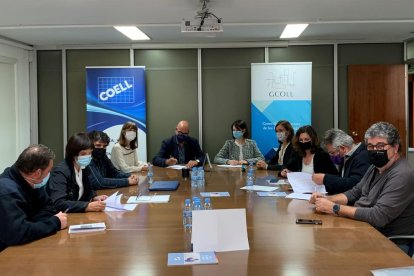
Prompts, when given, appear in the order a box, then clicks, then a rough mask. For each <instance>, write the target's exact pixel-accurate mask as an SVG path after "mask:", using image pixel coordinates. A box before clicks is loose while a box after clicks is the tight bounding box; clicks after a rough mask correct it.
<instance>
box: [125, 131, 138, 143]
mask: <svg viewBox="0 0 414 276" xmlns="http://www.w3.org/2000/svg"><path fill="white" fill-rule="evenodd" d="M136 137H137V133H136V132H135V131H126V132H125V139H127V140H128V141H132V140H134V139H135V138H136Z"/></svg>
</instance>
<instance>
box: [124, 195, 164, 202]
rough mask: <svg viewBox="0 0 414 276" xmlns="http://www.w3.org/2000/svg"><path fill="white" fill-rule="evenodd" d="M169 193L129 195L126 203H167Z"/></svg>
mask: <svg viewBox="0 0 414 276" xmlns="http://www.w3.org/2000/svg"><path fill="white" fill-rule="evenodd" d="M168 201H170V195H152V196H131V197H129V198H128V201H127V203H167V202H168Z"/></svg>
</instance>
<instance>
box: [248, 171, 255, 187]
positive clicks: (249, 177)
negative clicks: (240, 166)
mask: <svg viewBox="0 0 414 276" xmlns="http://www.w3.org/2000/svg"><path fill="white" fill-rule="evenodd" d="M253 184H254V178H253V172H252V171H249V172H247V178H246V188H247V189H246V190H247V191H249V190H250V189H251V188H252V187H253Z"/></svg>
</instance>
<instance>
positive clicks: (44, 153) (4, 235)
mask: <svg viewBox="0 0 414 276" xmlns="http://www.w3.org/2000/svg"><path fill="white" fill-rule="evenodd" d="M54 158H55V154H54V153H53V151H52V150H51V149H49V148H48V147H46V146H44V145H31V146H29V147H28V148H26V149H25V150H23V152H22V153H21V154H20V155H19V157H18V158H17V161H16V162H15V163H14V165H12V166H11V167H9V168H6V169H5V170H4V172H3V173H2V174H1V175H0V218H1V223H0V251H2V250H4V249H5V248H6V247H8V246H11V245H18V244H24V243H28V242H31V241H34V240H37V239H40V238H43V237H46V236H49V235H52V234H54V233H56V232H57V231H59V230H60V229H64V228H66V226H67V215H66V214H64V213H62V212H59V211H58V210H57V209H56V208H55V206H54V205H53V202H52V201H51V199H50V197H49V196H48V194H47V193H46V189H45V185H46V184H47V182H48V179H49V175H50V170H51V169H52V167H53V159H54Z"/></svg>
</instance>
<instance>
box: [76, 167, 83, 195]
mask: <svg viewBox="0 0 414 276" xmlns="http://www.w3.org/2000/svg"><path fill="white" fill-rule="evenodd" d="M82 171H83V169H80V170H79V171H78V170H76V168H75V178H76V183H77V184H78V186H79V196H78V200H79V199H81V197H82V196H83V191H84V188H83V182H82Z"/></svg>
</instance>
